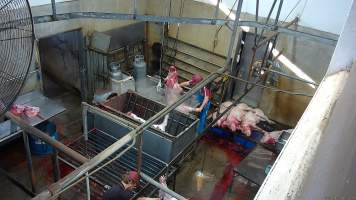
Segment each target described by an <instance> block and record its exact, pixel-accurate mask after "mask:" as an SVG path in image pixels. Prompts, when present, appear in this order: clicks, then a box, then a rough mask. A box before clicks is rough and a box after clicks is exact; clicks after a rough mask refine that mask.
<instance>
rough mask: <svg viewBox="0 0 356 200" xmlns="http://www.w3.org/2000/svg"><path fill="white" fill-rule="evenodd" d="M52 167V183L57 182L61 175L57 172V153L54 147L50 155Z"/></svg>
mask: <svg viewBox="0 0 356 200" xmlns="http://www.w3.org/2000/svg"><path fill="white" fill-rule="evenodd" d="M52 167H53V178H54V182H57V181H58V180H59V179H60V177H61V174H60V170H59V161H58V151H57V149H56V148H54V147H53V154H52Z"/></svg>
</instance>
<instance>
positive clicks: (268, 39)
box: [255, 17, 299, 49]
mask: <svg viewBox="0 0 356 200" xmlns="http://www.w3.org/2000/svg"><path fill="white" fill-rule="evenodd" d="M298 21H299V18H298V17H296V18H294V19H293V20H292V21H290V22H288V23H287V24H285V25H283V26H281V27H282V28H288V27H290V26H291V25H293V24H295V23H297V22H298ZM278 34H279V33H278V32H274V33H273V34H272V35H270V36H268V37H266V38H265V39H263V40H262V41H261V42H259V43H258V44H257V45H256V47H255V48H256V49H257V48H260V47H261V46H262V45H264V44H265V43H267V42H268V41H270V40H271V39H272V38H273V37H275V36H277V35H278Z"/></svg>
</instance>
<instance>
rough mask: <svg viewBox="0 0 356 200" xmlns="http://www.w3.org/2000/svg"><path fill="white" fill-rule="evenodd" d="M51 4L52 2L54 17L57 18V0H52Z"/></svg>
mask: <svg viewBox="0 0 356 200" xmlns="http://www.w3.org/2000/svg"><path fill="white" fill-rule="evenodd" d="M51 4H52V13H53V19H54V20H57V8H56V0H51Z"/></svg>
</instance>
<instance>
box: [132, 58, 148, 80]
mask: <svg viewBox="0 0 356 200" xmlns="http://www.w3.org/2000/svg"><path fill="white" fill-rule="evenodd" d="M133 67H134V76H135V79H136V81H139V80H143V79H145V78H146V74H147V65H146V63H145V57H144V56H143V55H136V56H135V59H134V62H133Z"/></svg>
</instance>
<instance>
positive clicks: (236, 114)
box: [221, 103, 251, 131]
mask: <svg viewBox="0 0 356 200" xmlns="http://www.w3.org/2000/svg"><path fill="white" fill-rule="evenodd" d="M249 110H251V108H250V107H249V106H248V105H247V104H245V103H239V104H237V105H236V106H235V107H234V108H232V109H231V111H230V114H229V116H228V117H227V119H226V120H225V122H223V124H222V126H221V127H228V128H229V129H230V130H232V131H236V130H239V129H240V130H241V125H242V124H241V123H242V121H243V119H244V116H245V115H246V113H247V112H249Z"/></svg>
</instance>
